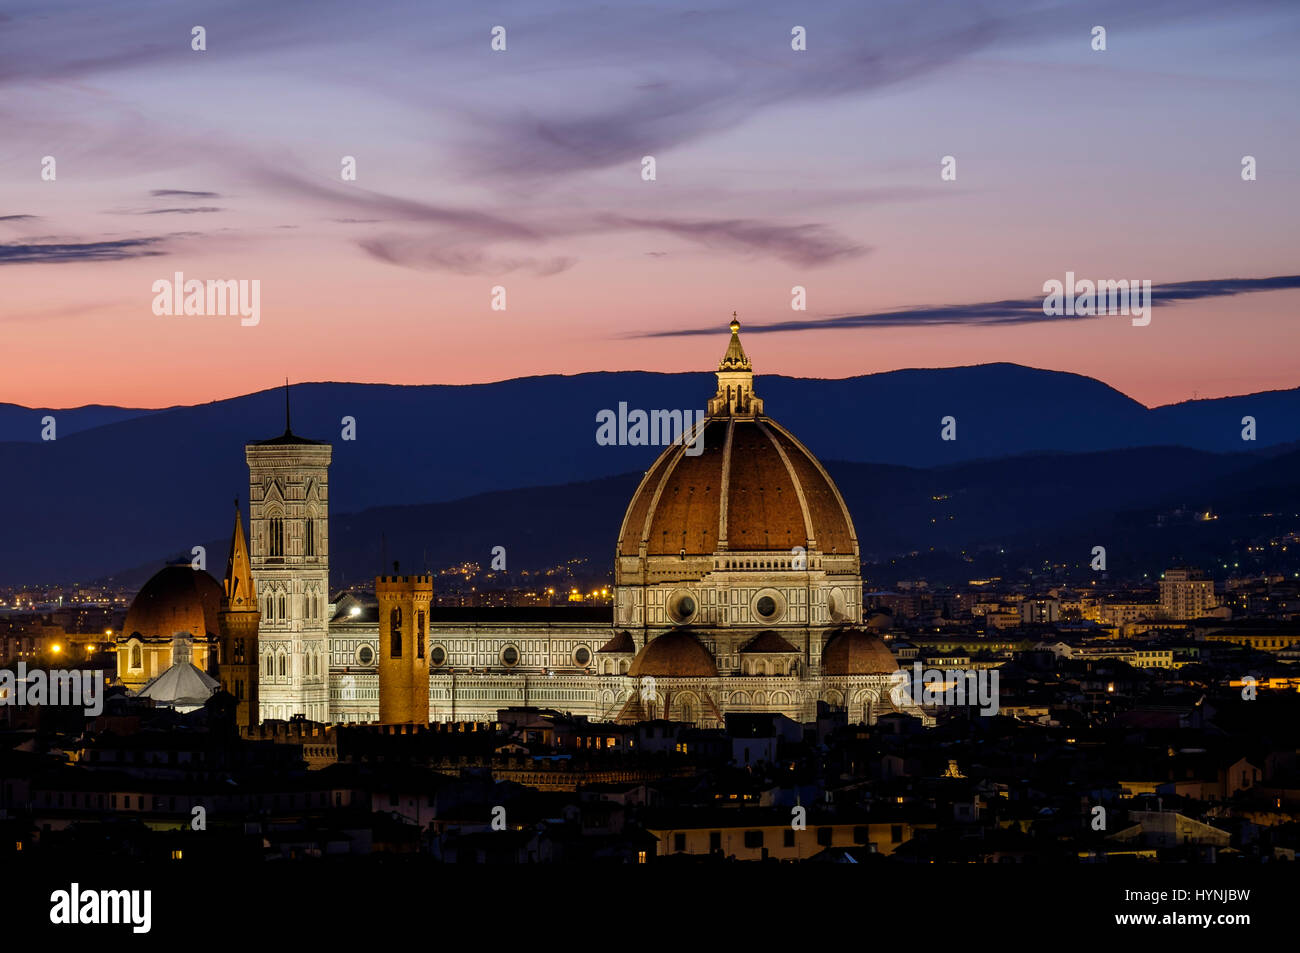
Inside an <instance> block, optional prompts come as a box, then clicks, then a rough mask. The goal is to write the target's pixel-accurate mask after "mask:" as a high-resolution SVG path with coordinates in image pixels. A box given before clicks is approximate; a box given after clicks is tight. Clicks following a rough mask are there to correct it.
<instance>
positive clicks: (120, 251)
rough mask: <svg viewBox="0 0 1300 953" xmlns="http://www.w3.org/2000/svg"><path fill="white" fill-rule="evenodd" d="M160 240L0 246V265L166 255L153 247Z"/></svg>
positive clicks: (117, 259) (133, 239)
mask: <svg viewBox="0 0 1300 953" xmlns="http://www.w3.org/2000/svg"><path fill="white" fill-rule="evenodd" d="M160 241H162V239H161V238H123V239H119V240H117V241H111V242H82V243H76V244H60V245H54V244H48V245H20V244H0V265H28V264H62V263H67V262H76V261H120V260H121V259H124V258H149V257H152V256H154V255H163V254H166V253H165V252H163V251H160V250H158V249H157V248H156V247H155V246H156V245H157V244H158V242H160Z"/></svg>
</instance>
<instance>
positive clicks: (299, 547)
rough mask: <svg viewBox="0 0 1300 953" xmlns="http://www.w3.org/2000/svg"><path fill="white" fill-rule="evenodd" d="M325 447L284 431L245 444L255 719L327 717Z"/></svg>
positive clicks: (327, 458)
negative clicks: (255, 623)
mask: <svg viewBox="0 0 1300 953" xmlns="http://www.w3.org/2000/svg"><path fill="white" fill-rule="evenodd" d="M332 453H333V450H332V448H331V447H330V445H329V444H328V443H326V442H325V441H323V440H309V439H307V438H306V437H299V436H298V435H297V434H295V433H294V432H293V429H292V428H291V427H290V425H289V386H288V384H287V383H286V384H285V392H284V433H283V434H282V435H281V436H279V437H274V438H272V439H270V440H260V441H257V442H256V443H250V444H246V445H245V446H244V456H245V458H246V459H247V461H248V508H249V514H248V517H249V535H250V537H251V544H252V545H251V550H252V552H251V556H250V560H249V561H250V565H251V567H252V574H253V581H254V583H255V584H256V587H257V597H258V600H259V605H260V608H261V624H260V626H259V629H258V650H259V651H260V653H261V658H260V659H259V662H258V671H259V673H260V674H259V676H258V695H259V702H260V705H261V710H262V713H261V720H263V721H266V720H268V719H272V718H277V719H286V720H287V719H289V718H292V717H293V716H294V715H303V716H304V717H306V718H307V719H308V720H309V721H319V722H326V721H329V717H330V711H329V707H330V706H329V620H328V619H327V618H326V616H327V615H328V609H329V465H330V458H331V455H332Z"/></svg>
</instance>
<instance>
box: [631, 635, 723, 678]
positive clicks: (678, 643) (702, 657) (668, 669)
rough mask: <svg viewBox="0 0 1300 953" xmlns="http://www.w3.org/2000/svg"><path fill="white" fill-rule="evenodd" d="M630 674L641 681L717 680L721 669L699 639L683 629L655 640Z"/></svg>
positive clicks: (640, 656)
mask: <svg viewBox="0 0 1300 953" xmlns="http://www.w3.org/2000/svg"><path fill="white" fill-rule="evenodd" d="M628 675H630V676H632V677H633V678H640V677H641V676H643V675H654V676H657V677H659V678H716V677H717V675H718V666H717V665H716V664H715V663H714V661H713V656H712V655H710V654H709V650H708V649H706V648H705V647H704V646H703V645H701V644H700V641H699V639H697V638H696V637H695V636H693V635H691V633H689V632H686V631H684V630H682V629H675V630H673V631H672V632H665V633H664V634H663V635H661V636H659V637H658V638H656V639H652V640H651V641H650V642H649V643H648V644H647V645H646V647H645V648H643V649H642V650H641V651H640V652H638V653H637V655H636V658H634V659H633V660H632V667H631V668H630V669H628Z"/></svg>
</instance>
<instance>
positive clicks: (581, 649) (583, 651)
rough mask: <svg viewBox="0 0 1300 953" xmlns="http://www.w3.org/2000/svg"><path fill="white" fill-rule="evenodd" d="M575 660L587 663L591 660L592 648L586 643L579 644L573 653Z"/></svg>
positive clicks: (583, 664) (580, 663)
mask: <svg viewBox="0 0 1300 953" xmlns="http://www.w3.org/2000/svg"><path fill="white" fill-rule="evenodd" d="M573 660H574V661H575V662H577V663H578V664H579V665H582V666H585V665H587V663H589V662H590V661H591V650H590V649H589V648H587V647H586V646H585V645H579V646H578V649H577V651H576V652H574V653H573Z"/></svg>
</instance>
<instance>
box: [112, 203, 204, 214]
mask: <svg viewBox="0 0 1300 953" xmlns="http://www.w3.org/2000/svg"><path fill="white" fill-rule="evenodd" d="M224 211H225V209H223V208H216V207H215V206H211V205H196V206H194V207H193V208H150V209H140V210H139V211H136V212H132V213H131V214H132V215H196V214H199V213H202V212H224Z"/></svg>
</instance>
